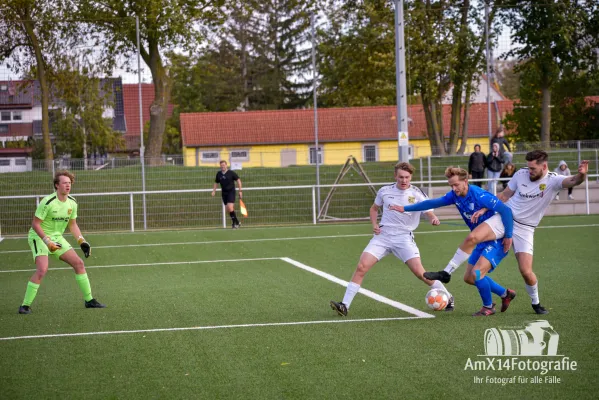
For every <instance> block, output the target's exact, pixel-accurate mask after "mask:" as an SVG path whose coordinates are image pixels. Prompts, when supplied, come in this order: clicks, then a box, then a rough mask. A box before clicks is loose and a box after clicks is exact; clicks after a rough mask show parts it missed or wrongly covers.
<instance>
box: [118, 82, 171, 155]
mask: <svg viewBox="0 0 599 400" xmlns="http://www.w3.org/2000/svg"><path fill="white" fill-rule="evenodd" d="M123 99H124V102H125V121H126V123H127V131H126V132H125V136H124V137H125V148H126V150H127V152H129V153H132V152H138V151H139V147H140V145H141V138H140V136H139V135H140V132H141V128H142V127H143V126H145V125H146V124H147V123H148V122H149V121H150V107H151V106H152V103H153V102H154V84H153V83H142V84H141V106H142V114H143V126H142V127H140V125H139V85H138V84H137V83H125V84H123ZM173 107H174V106H173V105H172V104H169V106H168V111H167V112H168V114H167V118H169V117H170V116H171V115H172V114H173ZM146 145H147V144H146Z"/></svg>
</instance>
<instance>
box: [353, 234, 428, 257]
mask: <svg viewBox="0 0 599 400" xmlns="http://www.w3.org/2000/svg"><path fill="white" fill-rule="evenodd" d="M364 252H366V253H369V254H372V255H373V256H375V257H376V258H377V260H379V261H380V260H382V259H383V258H384V257H385V256H387V255H388V254H390V253H393V255H395V257H397V258H399V259H400V260H401V261H403V262H404V263H405V262H406V261H408V260H411V259H412V258H416V257H420V250H418V246H416V242H415V241H414V234H413V233H411V232H409V233H408V232H402V233H397V234H390V233H385V232H381V233H380V234H379V235H374V237H373V238H372V239H370V243H368V246H366V248H365V249H364Z"/></svg>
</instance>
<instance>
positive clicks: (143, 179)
mask: <svg viewBox="0 0 599 400" xmlns="http://www.w3.org/2000/svg"><path fill="white" fill-rule="evenodd" d="M135 34H136V36H137V88H138V97H139V138H140V146H139V158H140V159H141V190H142V192H144V193H143V194H142V203H143V214H144V230H146V229H148V222H147V212H146V193H145V191H146V163H145V158H146V155H145V147H144V118H143V105H142V98H141V60H140V45H139V17H135Z"/></svg>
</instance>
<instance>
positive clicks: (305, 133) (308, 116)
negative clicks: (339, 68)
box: [181, 101, 513, 147]
mask: <svg viewBox="0 0 599 400" xmlns="http://www.w3.org/2000/svg"><path fill="white" fill-rule="evenodd" d="M498 108H499V110H500V114H502V111H505V110H511V108H513V102H512V101H502V102H499V104H498ZM450 112H451V105H449V104H447V105H444V106H443V127H444V133H445V135H446V136H448V135H449V124H450V119H451V115H450ZM395 115H396V108H395V106H380V107H351V108H321V109H319V110H318V138H319V141H320V142H343V141H379V140H395V139H397V131H396V129H397V124H396V121H395ZM492 115H493V121H492V130H493V131H494V130H495V128H496V127H497V118H496V110H495V107H492ZM408 116H409V117H410V118H411V120H412V121H411V122H410V123H409V127H408V131H409V134H410V139H424V138H427V133H426V120H425V116H424V109H423V107H422V106H421V105H413V106H408ZM487 126H488V122H487V104H486V103H484V104H473V105H472V106H471V107H470V118H469V124H468V133H469V135H470V136H488V128H487ZM181 134H182V138H183V145H184V146H189V147H194V146H224V145H250V144H286V143H287V144H289V143H312V142H313V141H314V110H311V109H310V110H276V111H250V112H219V113H182V114H181Z"/></svg>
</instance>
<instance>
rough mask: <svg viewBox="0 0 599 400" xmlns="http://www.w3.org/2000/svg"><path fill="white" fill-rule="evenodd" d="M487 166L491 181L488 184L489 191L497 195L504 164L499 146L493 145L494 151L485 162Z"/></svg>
mask: <svg viewBox="0 0 599 400" xmlns="http://www.w3.org/2000/svg"><path fill="white" fill-rule="evenodd" d="M485 164H486V166H487V178H489V179H491V180H490V181H489V184H488V186H487V187H488V191H489V192H491V193H493V194H496V193H497V191H496V185H497V178H499V175H500V174H501V169H502V164H503V156H502V155H501V151H500V150H499V144H497V143H493V149H492V150H491V152H490V153H489V155H487V159H486V160H485Z"/></svg>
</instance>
